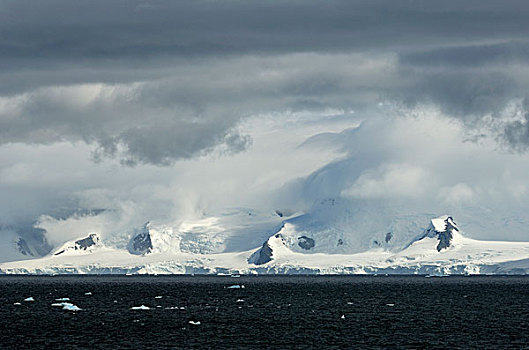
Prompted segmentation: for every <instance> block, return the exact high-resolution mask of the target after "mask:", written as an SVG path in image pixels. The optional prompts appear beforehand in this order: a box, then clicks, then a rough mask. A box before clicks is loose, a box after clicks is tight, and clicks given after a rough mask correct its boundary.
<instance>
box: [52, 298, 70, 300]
mask: <svg viewBox="0 0 529 350" xmlns="http://www.w3.org/2000/svg"><path fill="white" fill-rule="evenodd" d="M55 301H70V298H59V299H55Z"/></svg>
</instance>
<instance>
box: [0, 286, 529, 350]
mask: <svg viewBox="0 0 529 350" xmlns="http://www.w3.org/2000/svg"><path fill="white" fill-rule="evenodd" d="M231 285H244V287H245V288H239V289H235V288H227V287H228V286H231ZM88 292H90V293H92V294H91V295H85V293H88ZM157 296H158V297H159V296H161V297H162V298H156V297H157ZM27 297H33V298H34V299H35V301H34V302H24V301H23V300H24V299H25V298H27ZM64 297H68V298H70V299H71V303H73V304H75V305H77V306H78V307H80V308H81V309H82V310H81V311H78V312H72V311H65V310H62V309H61V308H60V307H52V306H51V304H52V303H54V302H55V303H56V302H57V301H55V299H57V298H64ZM16 302H20V303H21V305H14V303H16ZM140 305H146V306H148V307H150V308H151V309H150V310H131V307H134V306H140ZM342 315H343V316H344V318H342ZM189 321H193V322H200V324H199V325H193V324H190V323H189ZM0 347H1V348H2V349H11V348H16V349H38V348H47V349H78V348H82V349H116V348H127V349H131V348H134V349H173V348H183V349H191V348H208V349H214V348H226V349H235V348H244V349H257V348H259V349H289V348H292V349H308V348H317V349H330V348H336V349H338V348H394V349H414V348H415V349H421V348H439V349H441V348H450V349H454V348H475V349H486V348H490V349H498V348H502V349H505V348H529V278H525V277H447V278H425V277H420V276H408V277H395V276H389V277H376V276H355V277H350V276H331V277H328V276H248V277H246V276H242V277H240V278H231V277H224V276H215V277H213V276H211V277H208V276H195V277H193V276H171V277H161V276H148V277H147V276H145V277H143V276H135V277H132V276H120V277H116V276H54V277H39V276H34V277H27V276H4V277H0Z"/></svg>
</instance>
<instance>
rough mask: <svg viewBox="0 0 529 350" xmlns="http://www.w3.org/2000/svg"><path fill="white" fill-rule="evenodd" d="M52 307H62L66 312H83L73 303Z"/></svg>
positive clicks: (56, 304) (58, 304) (57, 304)
mask: <svg viewBox="0 0 529 350" xmlns="http://www.w3.org/2000/svg"><path fill="white" fill-rule="evenodd" d="M51 306H55V307H62V309H63V310H66V311H81V310H82V309H81V308H80V307H78V306H77V305H74V304H72V303H53V304H51Z"/></svg>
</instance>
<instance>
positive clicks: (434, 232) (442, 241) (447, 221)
mask: <svg viewBox="0 0 529 350" xmlns="http://www.w3.org/2000/svg"><path fill="white" fill-rule="evenodd" d="M454 232H459V228H458V227H457V225H456V223H455V222H454V219H453V218H452V217H451V216H443V217H440V218H437V219H433V220H432V222H431V223H430V226H429V227H428V228H427V229H426V230H425V231H424V234H423V235H422V237H421V238H420V239H423V238H425V237H437V239H438V241H439V243H438V244H437V247H436V249H437V251H438V252H440V251H441V250H443V249H448V248H450V247H451V245H452V240H453V238H454ZM420 239H419V240H420Z"/></svg>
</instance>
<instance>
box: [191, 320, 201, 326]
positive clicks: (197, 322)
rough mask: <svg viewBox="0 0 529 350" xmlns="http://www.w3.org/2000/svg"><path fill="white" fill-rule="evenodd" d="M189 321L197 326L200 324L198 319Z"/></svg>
mask: <svg viewBox="0 0 529 350" xmlns="http://www.w3.org/2000/svg"><path fill="white" fill-rule="evenodd" d="M189 323H190V324H192V325H195V326H198V325H199V324H200V321H189Z"/></svg>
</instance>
